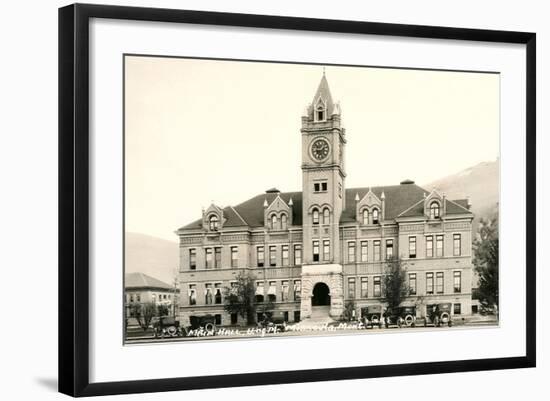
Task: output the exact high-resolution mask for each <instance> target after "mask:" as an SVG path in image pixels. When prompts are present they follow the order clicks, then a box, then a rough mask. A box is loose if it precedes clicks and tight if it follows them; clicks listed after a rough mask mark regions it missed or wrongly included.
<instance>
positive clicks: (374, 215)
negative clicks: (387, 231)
mask: <svg viewBox="0 0 550 401" xmlns="http://www.w3.org/2000/svg"><path fill="white" fill-rule="evenodd" d="M378 222H379V218H378V209H374V210H373V211H372V224H378Z"/></svg>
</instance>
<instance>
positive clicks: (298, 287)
mask: <svg viewBox="0 0 550 401" xmlns="http://www.w3.org/2000/svg"><path fill="white" fill-rule="evenodd" d="M301 298H302V282H301V281H300V280H294V300H295V301H299V300H300V299H301Z"/></svg>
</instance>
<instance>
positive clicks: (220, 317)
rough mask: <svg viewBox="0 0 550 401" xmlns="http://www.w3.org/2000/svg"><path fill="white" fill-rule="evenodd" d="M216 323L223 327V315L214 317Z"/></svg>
mask: <svg viewBox="0 0 550 401" xmlns="http://www.w3.org/2000/svg"><path fill="white" fill-rule="evenodd" d="M214 321H215V322H216V324H217V325H218V326H221V324H222V315H214Z"/></svg>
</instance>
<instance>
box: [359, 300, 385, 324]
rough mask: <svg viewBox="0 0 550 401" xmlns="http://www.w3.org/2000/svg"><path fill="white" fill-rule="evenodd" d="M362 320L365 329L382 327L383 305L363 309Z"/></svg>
mask: <svg viewBox="0 0 550 401" xmlns="http://www.w3.org/2000/svg"><path fill="white" fill-rule="evenodd" d="M361 319H362V320H363V324H364V325H365V328H367V327H370V328H373V327H374V326H378V327H379V328H381V327H382V305H371V306H366V307H364V308H361Z"/></svg>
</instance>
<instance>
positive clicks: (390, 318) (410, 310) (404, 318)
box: [384, 306, 416, 328]
mask: <svg viewBox="0 0 550 401" xmlns="http://www.w3.org/2000/svg"><path fill="white" fill-rule="evenodd" d="M415 324H416V307H415V306H398V307H396V308H393V309H391V310H390V309H386V311H385V312H384V325H385V326H386V328H388V327H389V326H390V325H396V326H397V327H402V326H403V325H405V326H407V327H414V326H415Z"/></svg>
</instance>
